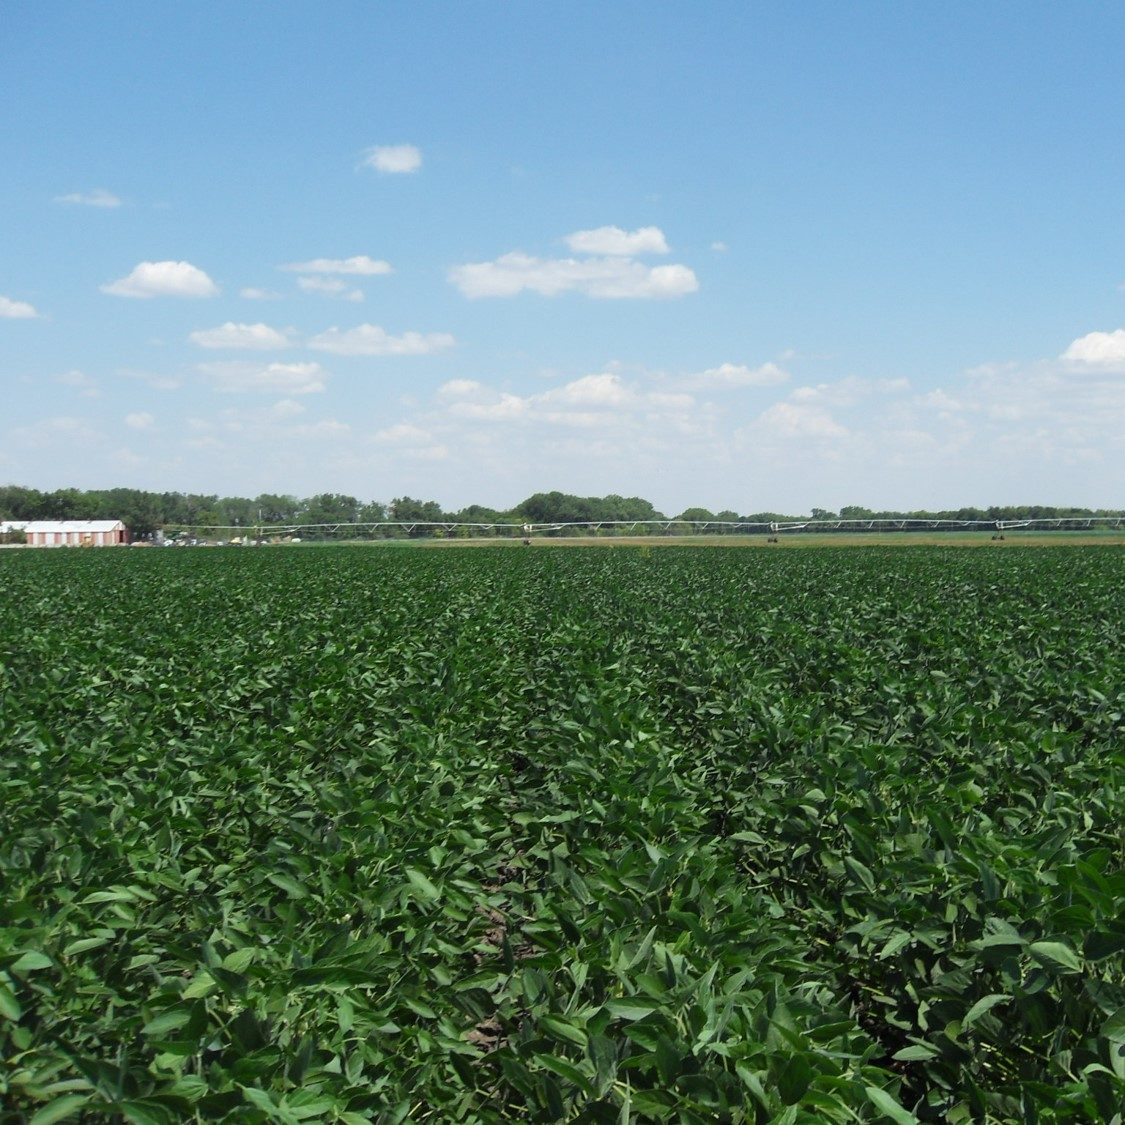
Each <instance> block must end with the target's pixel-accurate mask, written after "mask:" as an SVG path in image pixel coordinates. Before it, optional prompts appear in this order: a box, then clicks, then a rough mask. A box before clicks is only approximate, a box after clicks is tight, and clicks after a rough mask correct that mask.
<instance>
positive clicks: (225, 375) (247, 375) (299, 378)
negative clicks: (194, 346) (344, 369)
mask: <svg viewBox="0 0 1125 1125" xmlns="http://www.w3.org/2000/svg"><path fill="white" fill-rule="evenodd" d="M199 371H200V372H201V373H202V374H204V375H206V376H207V377H208V378H209V379H211V381H212V383H213V384H214V386H215V389H216V390H217V391H221V392H224V393H232V394H233V393H242V392H255V391H261V392H271V393H276V394H284V395H308V394H315V393H317V392H318V391H323V390H324V387H325V379H326V375H327V373H326V372H325V370H324V368H323V367H321V366H320V364H319V363H266V364H263V363H250V362H247V361H244V360H231V361H225V362H218V363H201V364H199Z"/></svg>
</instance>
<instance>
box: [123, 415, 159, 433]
mask: <svg viewBox="0 0 1125 1125" xmlns="http://www.w3.org/2000/svg"><path fill="white" fill-rule="evenodd" d="M155 421H156V419H155V418H154V417H153V416H152V415H151V414H149V413H148V411H147V410H138V411H135V412H134V413H132V414H126V415H125V425H126V426H128V427H129V429H131V430H147V429H149V428H150V427H151V426H152V424H153V423H154V422H155Z"/></svg>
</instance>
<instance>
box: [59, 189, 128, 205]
mask: <svg viewBox="0 0 1125 1125" xmlns="http://www.w3.org/2000/svg"><path fill="white" fill-rule="evenodd" d="M55 202H56V203H65V204H68V205H72V206H80V207H120V206H121V200H120V199H119V198H118V197H117V196H116V195H114V194H113V192H110V191H106V190H105V188H95V189H94V190H93V191H86V192H82V191H74V192H71V193H70V194H69V195H56V196H55Z"/></svg>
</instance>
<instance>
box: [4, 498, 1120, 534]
mask: <svg viewBox="0 0 1125 1125" xmlns="http://www.w3.org/2000/svg"><path fill="white" fill-rule="evenodd" d="M1122 515H1125V511H1123V510H1109V509H1092V508H1052V507H1047V506H1044V505H1037V504H1027V505H1015V506H1007V507H992V508H957V509H955V510H948V511H941V512H923V511H915V512H890V511H873V510H871V509H869V508H862V507H858V506H855V505H849V506H846V507H844V508H841V509H840V511H839V512H831V511H828V510H827V509H824V508H813V509H812V511H811V512H809V513H807V514H805V513H801V514H798V515H791V514H786V513H783V512H750V513H740V512H735V511H731V510H725V511H720V512H713V511H711V510H710V509H708V508H687V509H685V510H684V511H682V512H678V513H676V514H674V515H671V516H669V515H665V513H663V512H658V511H657V510H656V509H655V508H654V507H653V506H652V504H650V503H649V502H648V501H647V500H642V499H641V498H640V497H639V496H612V495H611V496H571V495H569V494H567V493H564V492H537V493H535V495H534V496H529V497H528V498H527V499H526V500H524V501H523V502H522V503H520V504H517V505H516V506H515V507H514V508H511V509H509V510H506V511H502V510H499V509H496V508H487V507H484V506H483V505H480V504H470V505H469V506H468V507H467V508H461V509H460V510H458V511H445V510H444V509H443V508H442V507H441V505H440V504H439V503H438V502H437V501H436V500H415V499H414V498H413V497H410V496H399V497H396V498H395V499H394V500H391V501H390V502H388V503H383V502H381V501H378V500H370V501H363V500H359V499H357V498H356V497H354V496H346V495H343V494H341V493H335V492H322V493H320V494H319V495H317V496H309V497H306V498H304V499H299V498H298V497H296V496H280V495H275V494H273V493H268V492H267V493H263V494H262V495H261V496H255V497H253V498H252V499H251V498H247V497H244V496H221V497H220V496H205V495H200V494H197V493H188V492H144V491H141V490H140V489H135V488H108V489H91V490H82V489H77V488H60V489H57V490H56V491H54V492H40V491H39V490H38V489H34V488H24V487H22V486H20V485H6V486H0V519H4V520H37V519H50V520H83V519H120V520H123V521H124V522H125V524H126V526H127V527H128V528H129V530H130V532H131V533H132V534H133V536H134V537H137V536H145V535H149V534H151V533H152V532H153V531H156V530H159V529H162V528H179V527H193V528H206V527H244V528H247V529H248V531H251V532H252V531H253V529H254V528H255V527H258V526H260V525H266V526H269V525H278V524H332V525H338V524H353V523H355V524H367V523H378V522H381V521H384V520H406V521H412V520H418V521H421V522H439V521H443V520H444V521H448V522H450V523H495V522H500V523H511V524H523V523H582V522H587V521H598V520H604V521H613V520H666V519H673V520H682V521H701V520H719V521H735V520H737V521H745V522H751V523H770V522H774V521H777V522H789V521H797V520H803V519H817V520H824V519H848V520H851V519H859V520H862V519H948V520H1021V519H1066V518H1081V517H1084V516H1122ZM655 530H659V529H655ZM357 533H358V534H363V535H369V534H372V533H371V532H369V531H363V532H360V531H359V529H357ZM325 534H328V533H325ZM376 534H384V535H401V534H405V533H404V532H401V531H396V530H393V529H390V528H387V529H380V530H379V531H378V532H376ZM417 534H426V535H428V534H431V532H430V530H429V529H425V530H419V531H418V532H417ZM482 534H487V533H486V532H485V533H482ZM332 535H333V537H338V533H332ZM303 536H304V537H305V538H310V537H315V533H313V535H310V534H309V533H307V532H305V533H303Z"/></svg>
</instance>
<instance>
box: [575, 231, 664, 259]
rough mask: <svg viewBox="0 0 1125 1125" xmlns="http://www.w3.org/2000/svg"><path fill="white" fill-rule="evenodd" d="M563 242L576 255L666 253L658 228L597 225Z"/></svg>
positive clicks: (622, 255)
mask: <svg viewBox="0 0 1125 1125" xmlns="http://www.w3.org/2000/svg"><path fill="white" fill-rule="evenodd" d="M565 242H566V244H567V246H569V247H570V249H571V250H572V251H573V252H574V253H575V254H596V255H600V256H603V257H614V258H632V257H634V256H635V255H637V254H667V253H668V243H667V242H666V241H665V239H664V232H663V231H662V230H661V229H660V228H659V227H639V228H638V229H637V230H632V231H629V230H622V229H621V228H620V227H598V228H597V229H596V230H580V231H575V232H574V234H568V235H567V236H566V239H565Z"/></svg>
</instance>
